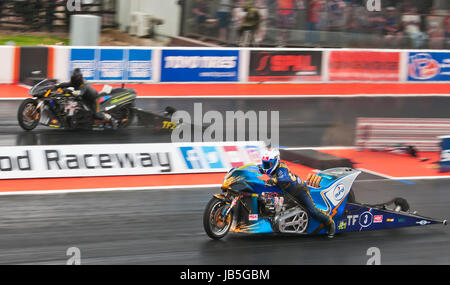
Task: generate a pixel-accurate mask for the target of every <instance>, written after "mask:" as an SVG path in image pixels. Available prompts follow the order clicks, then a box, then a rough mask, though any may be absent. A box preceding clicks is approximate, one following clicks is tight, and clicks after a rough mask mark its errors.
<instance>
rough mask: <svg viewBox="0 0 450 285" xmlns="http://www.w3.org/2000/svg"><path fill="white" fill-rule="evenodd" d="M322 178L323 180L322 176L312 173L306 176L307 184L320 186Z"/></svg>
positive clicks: (315, 186)
mask: <svg viewBox="0 0 450 285" xmlns="http://www.w3.org/2000/svg"><path fill="white" fill-rule="evenodd" d="M321 180H322V177H321V176H319V175H316V174H312V173H310V174H308V177H307V178H306V184H307V185H309V186H311V187H314V188H319V187H320V181H321Z"/></svg>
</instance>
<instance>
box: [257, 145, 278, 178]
mask: <svg viewBox="0 0 450 285" xmlns="http://www.w3.org/2000/svg"><path fill="white" fill-rule="evenodd" d="M261 161H262V163H261V167H262V169H263V170H264V172H265V173H266V174H268V175H270V174H272V173H273V172H274V171H275V169H277V167H278V165H279V164H280V151H279V150H278V149H276V148H268V149H266V150H265V151H264V153H263V155H262V158H261Z"/></svg>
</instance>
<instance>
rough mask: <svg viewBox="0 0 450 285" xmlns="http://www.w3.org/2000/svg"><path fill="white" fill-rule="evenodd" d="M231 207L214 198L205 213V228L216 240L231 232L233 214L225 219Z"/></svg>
mask: <svg viewBox="0 0 450 285" xmlns="http://www.w3.org/2000/svg"><path fill="white" fill-rule="evenodd" d="M227 207H229V205H228V204H227V203H226V202H225V201H223V200H220V199H217V198H215V197H213V198H212V199H211V200H210V201H209V203H208V205H207V206H206V208H205V212H204V213H203V228H204V229H205V232H206V234H207V235H208V236H209V237H210V238H212V239H215V240H218V239H221V238H223V237H224V236H226V235H227V233H228V232H229V231H230V228H231V223H232V213H230V214H229V215H227V216H226V217H224V216H223V215H224V213H225V212H226V209H227Z"/></svg>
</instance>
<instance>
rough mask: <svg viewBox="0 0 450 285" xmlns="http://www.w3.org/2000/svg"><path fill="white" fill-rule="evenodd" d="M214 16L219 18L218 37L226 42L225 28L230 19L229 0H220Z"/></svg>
mask: <svg viewBox="0 0 450 285" xmlns="http://www.w3.org/2000/svg"><path fill="white" fill-rule="evenodd" d="M216 17H217V18H218V19H219V39H220V40H221V41H224V42H226V41H227V39H228V36H227V28H228V27H229V25H230V19H231V0H220V3H219V8H218V9H217V13H216Z"/></svg>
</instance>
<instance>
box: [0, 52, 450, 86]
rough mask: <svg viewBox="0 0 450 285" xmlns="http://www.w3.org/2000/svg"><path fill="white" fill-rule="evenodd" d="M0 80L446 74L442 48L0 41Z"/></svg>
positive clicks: (414, 77)
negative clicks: (76, 75)
mask: <svg viewBox="0 0 450 285" xmlns="http://www.w3.org/2000/svg"><path fill="white" fill-rule="evenodd" d="M0 60H1V62H2V65H1V66H0V83H3V84H11V83H19V82H27V79H29V78H33V79H34V80H36V79H38V78H55V79H58V80H60V81H64V80H67V79H68V78H69V75H70V71H71V70H72V69H73V68H75V67H80V68H81V69H82V70H83V72H84V75H85V77H86V79H87V80H90V81H94V82H101V83H103V82H104V83H107V82H114V83H120V82H136V83H182V82H194V83H208V82H211V83H262V82H281V83H283V82H289V83H311V82H314V83H331V82H393V83H395V82H400V83H408V82H447V81H450V51H449V50H441V51H437V50H370V49H276V48H273V49H271V48H220V49H217V48H169V47H154V48H145V47H67V46H48V47H10V46H2V47H0Z"/></svg>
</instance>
